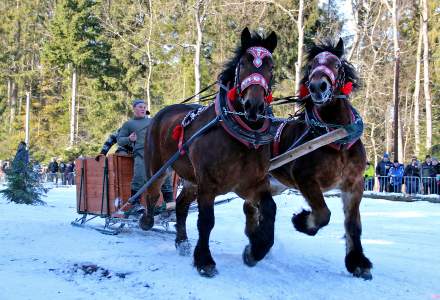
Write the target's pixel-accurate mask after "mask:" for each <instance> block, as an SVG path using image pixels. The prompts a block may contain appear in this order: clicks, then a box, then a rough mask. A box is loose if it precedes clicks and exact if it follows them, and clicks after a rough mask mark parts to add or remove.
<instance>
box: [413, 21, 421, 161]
mask: <svg viewBox="0 0 440 300" xmlns="http://www.w3.org/2000/svg"><path fill="white" fill-rule="evenodd" d="M422 26H423V20H422V18H421V17H420V28H419V31H420V32H419V41H418V43H417V54H416V55H417V57H416V80H415V86H414V94H413V99H414V140H415V145H414V146H415V155H416V156H419V154H420V126H419V122H420V120H419V112H420V108H419V96H420V64H421V54H422Z"/></svg>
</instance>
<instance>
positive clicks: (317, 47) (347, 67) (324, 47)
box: [301, 40, 360, 90]
mask: <svg viewBox="0 0 440 300" xmlns="http://www.w3.org/2000/svg"><path fill="white" fill-rule="evenodd" d="M325 51H327V52H330V53H332V54H334V55H336V56H337V57H339V59H340V60H341V63H342V67H343V68H344V72H345V82H344V83H347V82H348V81H351V82H352V83H353V90H356V89H358V88H359V86H360V81H359V76H358V74H357V72H356V70H355V68H354V66H353V65H352V64H351V63H350V62H348V61H347V60H345V59H344V58H343V55H344V50H343V49H341V48H337V47H336V46H335V45H334V42H333V41H331V40H325V41H323V42H320V43H319V44H311V45H310V46H309V47H308V49H307V59H306V63H305V65H304V68H303V74H304V76H303V78H302V79H301V83H306V82H307V80H308V78H309V72H310V69H309V64H310V62H311V61H312V60H313V58H314V57H315V56H316V55H318V54H319V53H321V52H325Z"/></svg>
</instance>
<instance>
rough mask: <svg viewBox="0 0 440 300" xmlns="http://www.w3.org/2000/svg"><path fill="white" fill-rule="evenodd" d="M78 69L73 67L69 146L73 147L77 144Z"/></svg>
mask: <svg viewBox="0 0 440 300" xmlns="http://www.w3.org/2000/svg"><path fill="white" fill-rule="evenodd" d="M77 72H78V71H77V69H76V67H75V66H72V101H71V105H70V108H71V110H70V141H69V145H70V147H72V146H73V145H74V144H75V115H76V93H77V88H78V83H77V76H78V74H77Z"/></svg>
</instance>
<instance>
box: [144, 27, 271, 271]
mask: <svg viewBox="0 0 440 300" xmlns="http://www.w3.org/2000/svg"><path fill="white" fill-rule="evenodd" d="M276 44H277V37H276V34H275V33H274V32H272V33H271V34H270V35H269V36H268V37H267V38H263V37H261V36H260V35H258V34H254V35H251V34H250V32H249V30H248V29H247V28H245V29H244V30H243V32H242V34H241V45H240V46H239V47H237V49H236V51H235V56H234V57H233V58H232V59H231V60H230V61H229V63H227V64H226V66H225V68H224V70H223V71H222V72H221V73H220V76H219V81H220V86H221V88H220V90H219V93H218V96H217V99H216V102H215V105H211V106H208V107H195V106H194V105H183V104H177V105H171V106H168V107H166V108H164V109H162V110H161V111H160V112H158V113H157V114H156V116H155V117H154V118H153V119H152V123H151V126H150V127H149V128H148V130H147V135H146V141H148V142H147V143H145V145H146V146H145V156H144V157H145V165H146V170H147V176H150V177H151V176H152V175H153V174H154V173H156V172H157V171H158V170H159V169H160V168H161V166H162V165H164V163H165V162H166V161H167V160H168V159H169V158H170V157H171V156H172V155H173V154H174V153H176V151H180V153H181V154H182V155H181V156H180V158H179V160H177V161H176V162H175V163H174V164H173V166H172V167H173V169H174V170H175V171H176V172H177V173H178V175H179V176H180V177H181V178H183V179H185V181H186V189H185V192H184V193H182V194H181V196H180V197H179V198H178V200H177V207H176V217H177V224H176V229H177V235H176V247H177V248H178V250H179V251H181V252H185V251H188V248H189V243H188V238H187V234H186V217H187V215H188V208H189V205H190V203H191V201H192V200H193V199H195V197H197V201H198V208H199V215H198V220H197V228H198V231H199V239H198V242H197V245H196V247H195V249H194V265H195V267H196V268H197V270H198V272H199V273H200V274H201V275H202V276H207V277H212V276H214V275H215V274H216V273H217V269H216V267H215V265H216V263H215V261H214V259H213V258H212V256H211V252H210V249H209V236H210V233H211V230H212V228H213V227H214V198H215V197H216V196H217V195H221V194H225V193H228V192H231V191H233V192H235V193H237V194H238V195H239V196H240V197H241V198H243V199H245V203H244V212H245V214H246V234H247V236H248V238H249V245H247V246H246V247H245V250H244V252H243V259H244V262H245V263H246V264H248V265H254V264H256V262H257V261H259V260H261V259H263V258H264V256H265V255H266V254H267V252H268V251H269V250H270V248H271V247H272V245H273V242H274V222H275V214H276V205H275V202H274V201H273V199H272V195H271V193H270V183H269V180H268V176H267V173H268V168H269V160H270V143H271V141H272V139H273V138H271V137H273V135H272V134H269V133H268V130H270V127H271V125H270V120H269V119H267V118H261V116H265V115H266V114H267V113H268V102H270V100H271V91H270V88H271V81H272V77H273V65H274V62H273V59H272V52H273V51H274V49H275V47H276ZM227 90H229V91H227ZM197 108H198V109H197ZM195 109H197V110H195ZM218 116H220V117H221V122H219V123H217V124H216V125H215V126H213V127H211V128H210V129H209V130H208V131H206V132H205V133H204V134H203V135H201V136H200V137H199V138H197V139H195V141H194V142H193V143H192V144H191V145H190V146H189V147H187V148H186V149H185V148H183V147H182V143H183V142H185V141H187V140H188V139H189V138H190V137H191V136H193V135H194V134H195V133H196V132H197V131H198V130H199V129H200V128H202V127H203V126H205V125H206V124H208V123H209V122H210V121H211V120H213V119H215V118H216V117H218ZM228 126H229V127H228ZM164 178H165V174H164V176H162V177H161V178H159V179H158V180H157V181H156V182H155V183H154V184H153V185H152V186H150V187H149V188H148V189H147V211H146V212H145V213H144V214H143V216H142V217H141V219H140V222H139V225H140V226H141V228H142V229H144V230H148V229H150V228H151V227H152V226H153V213H154V206H155V203H156V201H157V199H158V198H159V193H160V186H161V185H162V182H163V180H164ZM185 194H186V195H187V197H184V196H185Z"/></svg>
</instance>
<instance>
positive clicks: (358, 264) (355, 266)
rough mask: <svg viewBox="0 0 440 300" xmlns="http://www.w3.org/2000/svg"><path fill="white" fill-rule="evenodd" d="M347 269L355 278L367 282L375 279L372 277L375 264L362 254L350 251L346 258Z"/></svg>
mask: <svg viewBox="0 0 440 300" xmlns="http://www.w3.org/2000/svg"><path fill="white" fill-rule="evenodd" d="M345 267H346V268H347V271H348V272H350V273H352V274H353V276H354V277H358V278H363V279H365V280H371V279H373V276H372V275H371V268H372V267H373V264H372V263H371V262H370V260H369V259H368V258H367V257H365V255H364V254H363V253H362V252H359V251H354V250H352V251H350V252H349V253H348V254H347V255H346V256H345Z"/></svg>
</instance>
